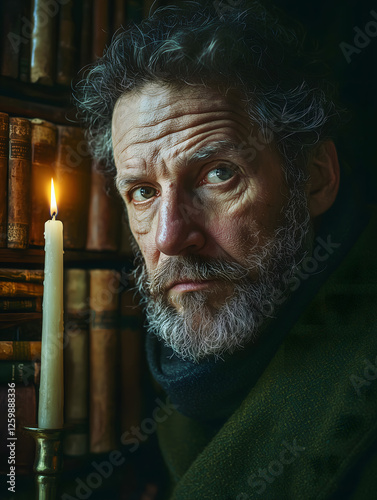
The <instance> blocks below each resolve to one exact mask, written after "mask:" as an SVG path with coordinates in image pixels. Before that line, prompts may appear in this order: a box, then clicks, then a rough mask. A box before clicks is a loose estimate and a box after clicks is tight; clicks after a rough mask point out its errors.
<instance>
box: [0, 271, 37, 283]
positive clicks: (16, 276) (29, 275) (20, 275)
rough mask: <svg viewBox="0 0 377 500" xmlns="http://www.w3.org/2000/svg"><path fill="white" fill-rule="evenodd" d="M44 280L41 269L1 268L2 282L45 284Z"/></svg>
mask: <svg viewBox="0 0 377 500" xmlns="http://www.w3.org/2000/svg"><path fill="white" fill-rule="evenodd" d="M43 279H44V271H42V270H39V269H9V268H4V267H0V280H6V281H27V282H29V281H31V282H34V283H43Z"/></svg>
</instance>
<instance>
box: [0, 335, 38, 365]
mask: <svg viewBox="0 0 377 500" xmlns="http://www.w3.org/2000/svg"><path fill="white" fill-rule="evenodd" d="M40 358H41V341H40V340H30V341H27V340H25V341H17V340H0V360H12V359H13V360H15V361H35V360H37V359H40Z"/></svg>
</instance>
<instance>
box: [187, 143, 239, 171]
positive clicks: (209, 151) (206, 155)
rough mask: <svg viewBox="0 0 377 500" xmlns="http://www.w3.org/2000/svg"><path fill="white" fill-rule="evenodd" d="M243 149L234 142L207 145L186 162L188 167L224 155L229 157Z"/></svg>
mask: <svg viewBox="0 0 377 500" xmlns="http://www.w3.org/2000/svg"><path fill="white" fill-rule="evenodd" d="M240 149H242V147H241V145H236V144H234V142H232V141H226V140H223V141H217V142H212V143H210V144H206V145H205V146H203V147H202V148H200V149H198V151H195V153H193V154H192V155H191V156H190V157H189V158H188V159H187V160H185V161H184V163H185V164H186V165H188V164H190V163H195V162H198V161H203V160H209V159H211V158H212V157H215V156H220V155H222V154H225V155H229V154H232V153H235V152H239V151H240Z"/></svg>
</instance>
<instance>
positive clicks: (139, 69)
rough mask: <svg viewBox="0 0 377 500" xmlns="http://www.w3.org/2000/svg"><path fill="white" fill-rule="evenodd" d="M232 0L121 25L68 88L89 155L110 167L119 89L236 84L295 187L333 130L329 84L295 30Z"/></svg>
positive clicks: (192, 4)
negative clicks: (153, 84) (306, 53)
mask: <svg viewBox="0 0 377 500" xmlns="http://www.w3.org/2000/svg"><path fill="white" fill-rule="evenodd" d="M235 3H236V4H237V5H235V6H231V5H230V4H229V5H226V4H225V2H224V5H226V6H227V8H226V9H225V8H223V9H222V11H220V12H219V9H218V8H217V7H218V6H217V7H216V3H215V2H213V3H210V4H208V5H203V4H201V3H199V2H196V1H188V2H185V3H184V4H183V6H179V7H178V6H169V7H163V8H159V9H157V10H156V11H155V12H154V13H153V15H151V16H150V17H149V18H147V19H145V20H144V21H142V22H141V23H140V24H138V25H135V24H132V25H130V26H128V27H127V29H123V28H122V29H121V30H119V31H118V32H117V33H116V34H115V35H114V37H113V39H112V42H111V44H110V45H109V47H108V48H107V50H106V51H105V53H104V55H103V57H102V58H100V59H99V60H97V61H96V62H95V63H94V65H93V66H91V67H90V68H89V69H87V70H86V72H85V73H84V76H83V78H82V80H81V81H79V82H78V84H77V85H76V88H75V91H74V97H75V100H76V105H77V109H78V117H79V119H80V120H81V121H82V122H83V123H84V126H85V127H86V128H87V138H88V141H89V145H90V148H91V151H92V154H93V155H94V157H95V158H97V159H98V160H101V161H102V162H103V163H104V164H106V165H107V168H108V169H110V170H111V169H113V168H114V159H113V149H112V140H111V120H112V114H113V110H114V106H115V103H116V101H117V100H118V98H119V97H120V96H121V95H123V94H124V93H126V92H130V91H132V90H134V89H137V88H140V87H142V86H143V85H144V84H146V83H148V82H160V83H161V84H164V85H165V84H167V85H185V84H188V85H198V84H199V85H204V86H215V87H216V88H219V89H220V88H221V89H222V91H225V92H226V91H227V90H230V89H237V90H238V91H240V92H241V95H242V96H243V97H244V100H245V109H247V111H248V114H249V116H250V120H251V123H253V124H255V125H257V126H259V127H260V128H261V130H262V131H265V132H266V131H267V132H268V133H269V134H271V131H272V132H273V137H274V141H275V143H276V145H277V147H278V149H279V151H280V153H281V155H282V157H283V159H284V163H285V173H286V176H287V177H288V178H290V181H291V182H293V183H294V184H296V185H297V184H301V183H302V182H304V181H305V179H306V174H305V169H304V168H303V166H304V165H306V163H307V160H308V158H309V156H310V154H311V152H312V151H313V149H314V148H315V147H316V146H317V145H318V144H320V143H322V142H323V141H324V140H326V139H328V138H333V137H334V135H335V133H336V130H337V123H339V111H338V109H337V106H336V105H335V100H334V96H333V95H334V87H333V86H332V85H331V84H329V83H328V81H327V80H325V78H324V72H323V68H321V67H320V66H319V65H318V60H316V58H315V57H310V58H308V57H307V56H304V55H303V51H302V43H301V42H300V39H299V37H298V35H297V34H296V32H295V31H294V30H292V29H289V28H285V27H283V26H282V25H281V23H280V22H279V21H278V19H277V18H276V17H275V15H272V14H271V13H269V12H268V11H266V9H265V8H264V7H263V6H262V5H261V4H260V3H259V2H257V1H253V2H250V3H248V5H246V4H245V2H243V1H242V0H238V1H237V2H233V4H235ZM223 7H224V6H223ZM267 132H266V133H267ZM297 167H301V168H297Z"/></svg>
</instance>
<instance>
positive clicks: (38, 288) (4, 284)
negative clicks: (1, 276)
mask: <svg viewBox="0 0 377 500" xmlns="http://www.w3.org/2000/svg"><path fill="white" fill-rule="evenodd" d="M42 296H43V285H42V284H40V283H19V282H17V281H0V297H42Z"/></svg>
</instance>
